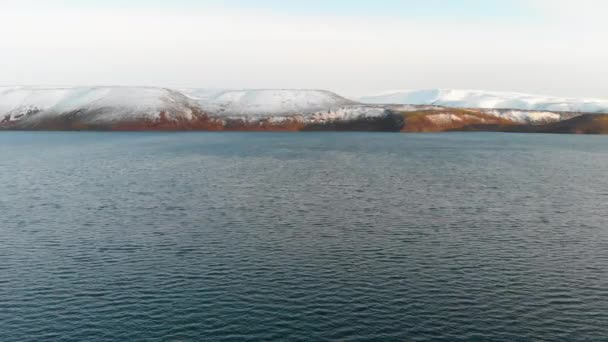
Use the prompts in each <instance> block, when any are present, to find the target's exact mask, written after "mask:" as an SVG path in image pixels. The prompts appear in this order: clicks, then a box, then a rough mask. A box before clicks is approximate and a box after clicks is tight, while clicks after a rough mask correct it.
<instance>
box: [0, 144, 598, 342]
mask: <svg viewBox="0 0 608 342" xmlns="http://www.w3.org/2000/svg"><path fill="white" fill-rule="evenodd" d="M607 175H608V137H605V136H604V137H602V136H559V135H517V134H493V133H488V134H486V133H455V134H429V135H426V134H419V135H406V134H389V133H380V134H374V133H301V134H293V133H289V134H281V133H268V134H267V133H137V134H134V133H130V134H128V133H67V132H66V133H41V132H22V133H21V132H4V133H2V134H0V185H1V194H0V341H3V342H8V341H53V340H57V341H59V340H61V341H143V340H146V341H181V340H209V341H211V340H218V341H232V340H235V341H237V340H290V341H297V340H301V341H304V340H307V341H320V340H344V341H349V340H352V341H357V340H369V339H374V340H395V341H397V340H420V341H427V340H428V341H431V340H488V339H491V340H503V341H526V340H533V339H536V340H549V341H575V340H580V341H595V340H597V341H602V340H603V341H606V340H607V339H608V177H607Z"/></svg>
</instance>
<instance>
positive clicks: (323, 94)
mask: <svg viewBox="0 0 608 342" xmlns="http://www.w3.org/2000/svg"><path fill="white" fill-rule="evenodd" d="M182 91H183V92H184V93H185V94H186V95H187V96H189V97H191V98H193V99H195V100H197V101H198V102H199V104H200V106H201V108H202V109H203V110H204V111H206V112H210V113H213V114H217V115H244V116H268V115H281V114H311V113H315V112H318V111H323V110H327V109H331V108H337V107H341V106H346V105H354V104H356V102H354V101H351V100H348V99H346V98H344V97H341V96H339V95H337V94H335V93H332V92H330V91H326V90H316V89H245V90H221V91H218V90H205V89H182Z"/></svg>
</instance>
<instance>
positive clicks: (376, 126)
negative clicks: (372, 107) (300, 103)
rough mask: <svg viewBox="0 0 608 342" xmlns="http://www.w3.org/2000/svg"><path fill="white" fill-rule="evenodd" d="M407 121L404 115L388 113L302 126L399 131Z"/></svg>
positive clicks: (305, 128)
mask: <svg viewBox="0 0 608 342" xmlns="http://www.w3.org/2000/svg"><path fill="white" fill-rule="evenodd" d="M404 124H405V121H404V119H403V116H402V115H398V114H394V113H387V114H386V115H384V116H381V117H372V118H359V119H356V120H348V121H338V120H335V121H330V122H324V123H312V124H307V125H305V126H304V127H302V129H301V130H302V131H369V132H399V131H401V129H402V128H403V125H404Z"/></svg>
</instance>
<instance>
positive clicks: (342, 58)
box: [0, 0, 608, 98]
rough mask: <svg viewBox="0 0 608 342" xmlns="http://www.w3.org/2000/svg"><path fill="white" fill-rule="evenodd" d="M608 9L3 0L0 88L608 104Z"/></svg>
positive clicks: (553, 2)
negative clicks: (411, 95) (540, 97)
mask: <svg viewBox="0 0 608 342" xmlns="http://www.w3.org/2000/svg"><path fill="white" fill-rule="evenodd" d="M606 13H608V1H602V0H578V1H572V0H441V1H440V0H402V1H398V0H349V1H347V0H333V1H332V0H325V1H323V0H292V1H285V0H283V1H281V0H256V1H246V0H223V1H221V0H201V1H195V0H173V1H169V0H166V1H163V0H156V1H150V0H147V1H144V0H132V1H128V0H122V1H118V0H105V1H101V0H19V1H17V0H0V84H4V85H25V84H27V85H150V86H168V87H203V88H315V89H327V90H333V91H336V92H338V93H341V94H344V95H363V94H369V93H376V92H381V91H385V90H391V89H416V88H459V89H486V90H507V91H518V92H525V93H538V94H548V95H558V96H573V97H599V98H608V86H607V84H608V82H606V81H605V80H606V79H608V64H607V63H606V60H608V43H606V36H608V20H606V19H605V16H606Z"/></svg>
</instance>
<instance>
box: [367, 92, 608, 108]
mask: <svg viewBox="0 0 608 342" xmlns="http://www.w3.org/2000/svg"><path fill="white" fill-rule="evenodd" d="M607 96H608V94H607ZM359 101H361V102H363V103H374V104H379V103H382V104H413V105H436V106H445V107H457V108H486V109H497V108H508V109H521V110H535V111H562V112H584V113H603V112H608V100H600V99H577V98H562V97H553V96H543V95H530V94H522V93H515V92H497V91H484V90H456V89H423V90H401V91H389V92H385V93H382V94H377V95H371V96H364V97H361V98H360V99H359Z"/></svg>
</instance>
